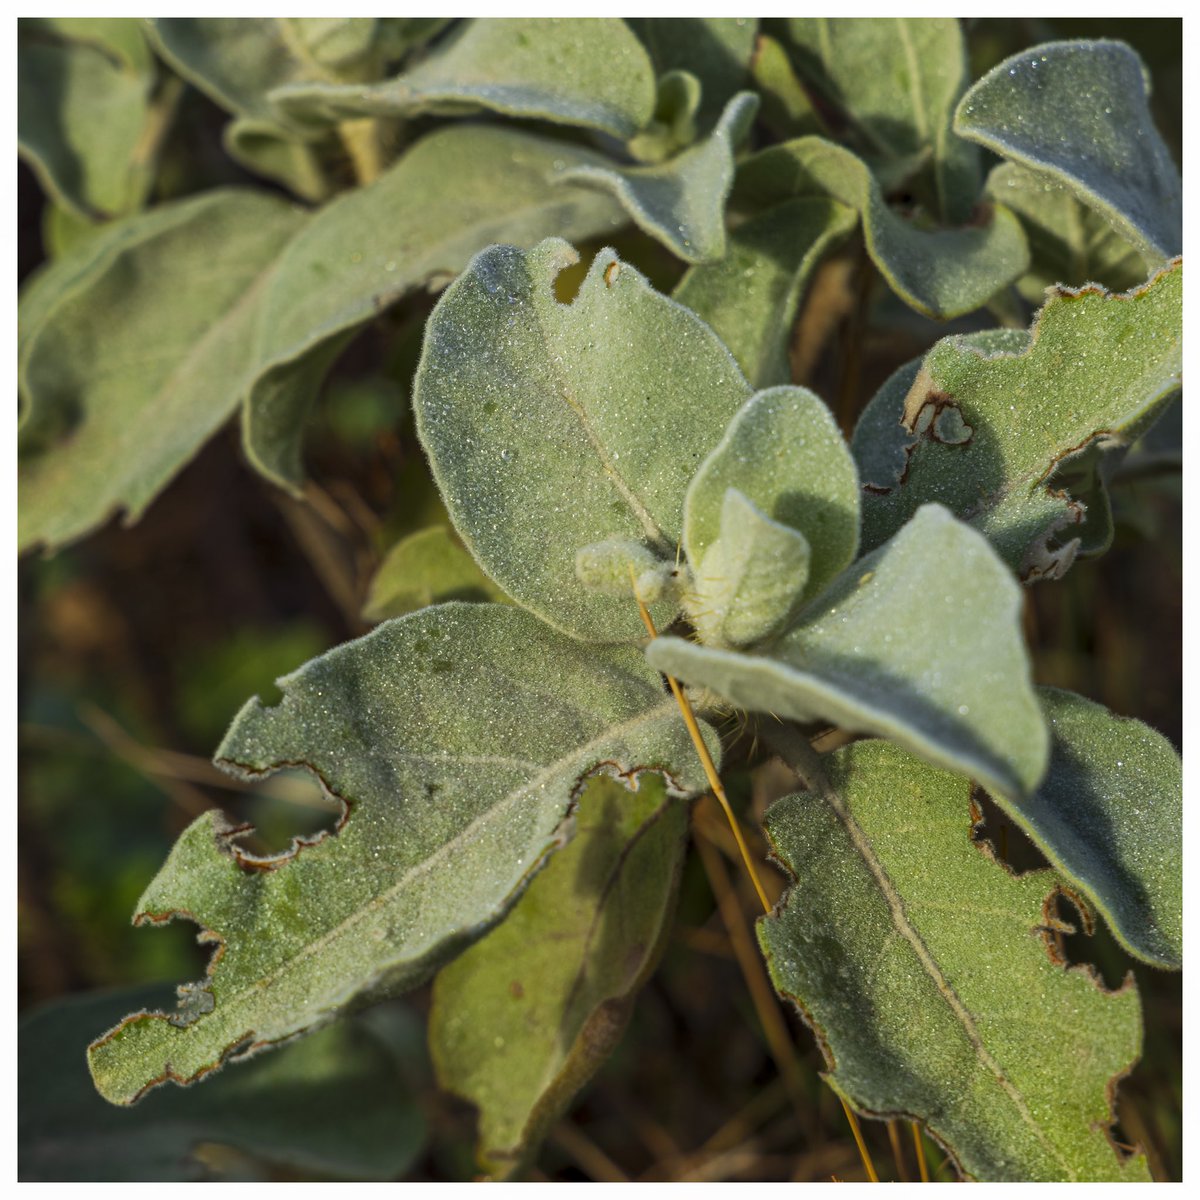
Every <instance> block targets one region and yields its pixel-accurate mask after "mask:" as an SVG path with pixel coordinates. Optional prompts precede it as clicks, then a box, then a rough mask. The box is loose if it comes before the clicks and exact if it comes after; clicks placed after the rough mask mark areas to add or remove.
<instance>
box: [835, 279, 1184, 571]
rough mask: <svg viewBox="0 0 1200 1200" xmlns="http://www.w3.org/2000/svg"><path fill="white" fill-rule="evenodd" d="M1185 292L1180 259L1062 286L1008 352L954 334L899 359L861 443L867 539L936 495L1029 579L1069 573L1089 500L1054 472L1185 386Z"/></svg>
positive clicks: (1119, 436)
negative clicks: (1101, 283)
mask: <svg viewBox="0 0 1200 1200" xmlns="http://www.w3.org/2000/svg"><path fill="white" fill-rule="evenodd" d="M1182 292H1183V268H1182V265H1180V264H1178V263H1176V264H1173V265H1172V266H1171V267H1169V268H1168V269H1166V270H1164V271H1162V272H1160V273H1159V274H1158V275H1157V276H1155V277H1154V278H1153V279H1151V280H1150V281H1149V282H1148V283H1147V284H1145V285H1144V286H1143V287H1141V288H1139V289H1137V290H1135V291H1133V292H1129V293H1125V294H1122V295H1110V294H1108V293H1106V292H1105V291H1104V290H1103V289H1102V288H1099V287H1088V288H1083V289H1081V290H1080V291H1067V290H1062V289H1060V290H1058V291H1056V292H1054V293H1052V294H1051V295H1050V297H1049V299H1048V300H1047V302H1046V306H1045V307H1044V308H1043V309H1042V310H1041V312H1040V313H1039V314H1038V317H1037V318H1036V320H1035V322H1034V325H1033V328H1032V331H1031V335H1030V336H1029V337H1028V338H1026V339H1024V342H1023V345H1022V344H1021V343H1020V339H1021V335H1019V334H1017V335H1015V338H1013V341H1014V342H1015V343H1016V348H1014V349H1012V350H1001V351H996V350H991V349H989V348H988V344H987V343H986V342H984V343H980V342H979V341H978V340H977V338H976V339H972V338H971V337H966V338H963V337H949V338H944V339H943V340H942V341H940V342H938V343H937V344H936V345H935V346H934V347H933V349H932V350H931V351H930V352H929V353H928V354H927V355H926V356H925V360H924V362H923V364H921V366H920V368H919V370H917V369H915V364H909V366H907V367H903V368H901V370H900V371H898V372H897V373H896V374H895V375H893V376H892V378H891V379H890V380H888V382H887V383H885V384H884V386H883V388H882V389H881V390H880V392H879V393H878V394H877V395H876V396H875V398H874V399H873V400H872V401H871V403H870V404H869V405H868V406H867V408H866V410H865V411H864V413H863V415H862V417H861V418H860V421H859V426H858V428H857V429H856V430H855V434H854V438H853V442H852V445H853V448H854V453H855V456H856V457H857V459H858V464H859V472H860V474H861V476H862V479H863V489H864V493H865V495H864V512H863V544H864V546H866V547H868V548H870V547H874V546H878V545H879V544H881V543H882V542H883V541H884V540H885V539H886V538H888V537H890V536H891V535H892V534H893V533H894V532H895V531H896V530H897V529H899V528H900V527H901V526H902V525H903V524H904V522H905V521H906V520H907V519H908V517H909V516H910V515H911V514H912V513H913V512H914V511H916V509H917V507H918V506H919V505H921V504H924V503H926V502H927V501H930V500H937V501H938V502H939V503H942V504H945V505H946V506H947V507H948V508H950V510H951V511H952V512H954V513H955V514H956V515H958V516H959V517H961V518H962V519H963V520H969V521H970V522H971V523H972V524H973V525H975V526H976V527H977V528H978V529H980V530H981V531H982V532H983V533H984V534H986V535H987V537H988V538H989V539H990V540H991V541H992V543H993V544H994V545H995V547H996V549H997V551H998V552H999V553H1000V556H1001V557H1002V558H1003V559H1004V560H1005V562H1007V563H1008V564H1009V565H1010V566H1011V567H1012V568H1013V569H1014V570H1016V571H1018V572H1019V573H1020V575H1021V577H1022V578H1023V579H1026V580H1031V579H1038V578H1045V577H1049V578H1057V577H1058V576H1060V575H1062V574H1063V573H1064V572H1065V571H1066V570H1067V568H1068V567H1069V566H1070V565H1071V562H1072V561H1073V560H1074V557H1075V554H1076V551H1077V550H1079V549H1080V546H1079V545H1077V543H1076V541H1075V540H1065V538H1064V532H1063V531H1067V532H1068V533H1070V532H1072V526H1073V525H1076V524H1078V523H1079V522H1081V521H1082V518H1083V516H1084V510H1083V505H1082V504H1081V503H1080V502H1079V501H1078V500H1076V499H1072V498H1071V497H1070V496H1068V495H1066V494H1065V493H1063V492H1061V491H1058V490H1056V488H1055V487H1053V486H1051V485H1052V484H1054V483H1056V482H1057V481H1056V480H1055V479H1054V473H1055V472H1056V471H1062V470H1063V469H1064V467H1069V466H1071V465H1072V464H1073V463H1074V462H1076V461H1077V460H1078V459H1079V458H1080V456H1082V455H1084V454H1085V453H1089V452H1091V451H1093V450H1109V449H1111V448H1114V447H1119V446H1124V445H1127V444H1128V443H1129V442H1131V441H1133V440H1134V439H1135V438H1136V437H1138V436H1139V435H1140V434H1141V433H1142V432H1144V431H1145V430H1146V428H1147V427H1148V426H1149V425H1150V424H1152V423H1153V421H1154V420H1155V418H1156V417H1157V415H1158V414H1159V413H1160V412H1161V411H1162V410H1163V408H1164V407H1165V405H1166V404H1167V403H1168V401H1169V400H1170V398H1171V397H1172V396H1173V395H1174V394H1175V393H1176V392H1177V391H1178V390H1179V381H1180V372H1181V370H1182V360H1181V354H1182V310H1181V304H1182ZM978 336H983V335H977V337H978ZM1008 336H1009V337H1012V335H1008ZM1053 539H1059V542H1058V543H1056V542H1055V541H1054V540H1053ZM1105 542H1106V539H1105V538H1103V537H1102V538H1100V539H1098V540H1094V544H1093V549H1094V548H1095V546H1099V547H1100V548H1103V546H1104V544H1105Z"/></svg>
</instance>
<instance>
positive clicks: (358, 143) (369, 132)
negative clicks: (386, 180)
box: [337, 117, 383, 185]
mask: <svg viewBox="0 0 1200 1200" xmlns="http://www.w3.org/2000/svg"><path fill="white" fill-rule="evenodd" d="M337 130H338V136H339V137H340V138H341V139H342V145H343V146H345V147H346V151H347V153H348V154H349V155H350V161H351V162H352V163H353V164H354V177H355V178H356V179H357V180H358V182H359V183H360V184H363V185H366V184H368V183H371V182H373V181H374V180H375V179H377V178H378V177H379V173H380V172H381V171H382V170H383V147H382V146H380V144H379V125H378V123H377V122H376V121H375V118H374V117H357V118H355V119H354V120H352V121H343V122H342V123H341V124H340V125H339V126H338V127H337Z"/></svg>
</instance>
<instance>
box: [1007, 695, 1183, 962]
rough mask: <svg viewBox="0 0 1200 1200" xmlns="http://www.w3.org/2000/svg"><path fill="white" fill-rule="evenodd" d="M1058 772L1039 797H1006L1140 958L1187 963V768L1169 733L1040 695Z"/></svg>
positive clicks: (1070, 699)
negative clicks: (1184, 828) (1185, 876)
mask: <svg viewBox="0 0 1200 1200" xmlns="http://www.w3.org/2000/svg"><path fill="white" fill-rule="evenodd" d="M1038 697H1039V699H1040V700H1041V704H1042V711H1043V712H1044V713H1045V714H1046V719H1047V720H1048V721H1049V723H1050V737H1051V749H1050V766H1049V768H1048V769H1047V771H1046V777H1045V779H1043V780H1042V785H1041V787H1039V788H1038V790H1037V792H1036V793H1035V794H1034V795H1033V796H1031V797H1029V798H1027V799H1025V800H1016V799H1015V798H1013V799H1010V798H1008V797H1005V796H997V797H996V798H997V800H998V801H999V803H1000V804H1001V805H1002V806H1003V808H1004V810H1005V812H1007V813H1008V815H1009V816H1010V817H1011V818H1012V819H1013V820H1014V821H1015V822H1016V823H1017V824H1018V825H1019V826H1020V827H1021V828H1022V829H1023V830H1024V831H1025V832H1026V833H1027V834H1028V835H1029V837H1030V838H1032V839H1033V841H1034V842H1035V843H1036V844H1037V846H1038V848H1039V849H1040V850H1042V852H1043V853H1044V854H1045V855H1046V857H1047V858H1048V859H1049V860H1050V861H1051V863H1053V864H1054V866H1055V867H1057V868H1058V869H1059V870H1060V871H1062V873H1063V874H1064V875H1065V876H1066V877H1067V878H1068V879H1069V880H1070V881H1071V885H1072V886H1073V887H1075V888H1077V889H1078V890H1080V891H1081V892H1083V894H1084V895H1085V896H1086V897H1087V899H1088V900H1090V901H1091V902H1092V903H1093V904H1094V905H1095V906H1096V908H1097V909H1099V911H1100V912H1101V913H1102V914H1103V915H1104V918H1105V920H1107V921H1108V923H1109V926H1110V927H1111V929H1112V931H1113V933H1114V934H1115V935H1116V937H1117V940H1118V941H1119V942H1120V943H1121V945H1123V946H1124V947H1125V949H1126V950H1128V951H1129V952H1130V953H1131V954H1134V955H1136V956H1137V957H1138V958H1140V959H1142V960H1144V961H1145V962H1149V963H1153V964H1154V965H1155V966H1159V967H1179V966H1181V965H1182V962H1183V828H1182V825H1183V766H1182V763H1181V762H1180V760H1179V755H1178V754H1176V752H1175V749H1174V747H1173V746H1172V745H1171V743H1170V742H1168V741H1167V739H1166V738H1165V737H1163V736H1162V734H1161V733H1157V732H1156V731H1155V730H1153V729H1151V728H1150V727H1149V726H1148V725H1143V724H1142V723H1141V722H1140V721H1134V720H1130V719H1128V718H1125V717H1118V716H1114V715H1113V714H1112V713H1110V712H1109V711H1108V710H1107V709H1106V708H1104V707H1103V706H1102V705H1100V704H1094V703H1093V702H1092V701H1090V700H1085V699H1084V698H1083V697H1082V696H1077V695H1075V694H1074V693H1073V692H1064V691H1059V690H1058V689H1057V688H1039V689H1038Z"/></svg>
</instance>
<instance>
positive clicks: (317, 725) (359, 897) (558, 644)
mask: <svg viewBox="0 0 1200 1200" xmlns="http://www.w3.org/2000/svg"><path fill="white" fill-rule="evenodd" d="M280 687H281V688H282V690H283V700H282V702H281V703H280V704H279V705H277V706H276V707H274V708H266V707H264V706H263V705H262V703H261V702H260V701H258V700H257V699H254V700H251V701H250V702H249V703H248V704H247V705H246V706H245V707H244V708H243V709H242V711H241V712H240V713H239V714H238V716H237V717H236V718H235V720H234V723H233V726H232V727H231V729H230V731H229V733H228V734H227V735H226V737H225V740H224V742H223V743H222V744H221V747H220V749H219V750H218V752H217V761H218V763H220V764H221V765H223V766H225V767H227V768H228V769H230V770H232V771H234V772H236V773H238V774H240V775H242V776H244V777H247V778H252V777H256V776H260V775H263V774H269V773H270V772H272V771H274V770H276V769H278V768H280V767H283V766H298V765H299V766H304V767H306V768H307V769H309V770H310V771H312V772H313V774H314V775H316V776H317V778H318V779H320V780H321V783H322V785H323V787H324V788H325V789H326V790H327V791H328V792H329V793H330V794H331V795H332V796H334V797H337V798H338V799H340V800H341V802H342V804H343V813H342V816H341V819H340V821H339V823H338V826H337V828H336V829H335V830H334V832H333V833H332V834H328V835H318V836H317V837H316V838H315V839H310V840H308V842H307V843H305V842H296V841H294V842H293V845H292V848H291V850H290V851H288V852H286V853H284V854H281V855H276V856H274V857H271V858H267V859H261V858H256V857H254V856H252V855H249V854H248V853H247V852H246V851H244V850H242V849H241V848H239V846H238V845H237V838H238V835H239V833H241V832H243V831H244V827H243V828H238V827H235V826H230V825H229V824H228V823H227V822H226V821H225V820H224V818H222V817H221V815H220V814H219V813H214V812H210V813H208V814H206V815H205V816H203V817H200V818H199V819H198V820H197V821H195V822H193V824H192V825H191V826H189V827H188V829H187V830H185V831H184V833H183V834H182V835H181V836H180V838H179V840H178V842H177V843H176V845H175V847H174V849H173V850H172V851H171V855H170V857H169V858H168V860H167V863H166V865H165V866H164V867H163V869H162V870H161V871H160V872H159V875H158V876H157V878H156V879H155V880H154V881H153V882H152V883H151V884H150V886H149V887H148V888H147V890H146V893H145V894H144V895H143V897H142V899H141V901H140V903H139V905H138V915H137V917H136V918H135V920H136V921H137V922H138V923H147V922H149V923H155V922H157V923H161V922H163V921H167V920H170V919H172V918H174V917H185V918H187V919H190V920H194V921H195V922H196V923H197V924H198V925H200V926H201V930H202V932H201V939H202V940H203V941H206V942H213V943H218V944H219V945H220V947H221V949H220V952H219V953H218V954H216V955H214V957H213V960H212V962H211V963H210V966H209V975H208V978H206V979H205V980H203V981H202V982H200V983H198V984H194V985H190V986H189V987H187V988H185V989H181V996H182V1003H181V1006H180V1009H179V1010H178V1011H177V1012H176V1013H174V1014H171V1015H167V1014H163V1013H143V1014H137V1015H134V1016H133V1017H130V1018H127V1019H126V1020H125V1021H124V1022H123V1023H122V1024H121V1025H119V1026H117V1027H116V1028H115V1029H113V1030H111V1031H110V1032H109V1033H107V1034H105V1035H104V1036H103V1037H102V1038H100V1039H99V1040H98V1041H97V1042H95V1043H93V1045H92V1047H91V1049H90V1051H89V1054H90V1062H91V1067H92V1075H93V1078H94V1079H95V1080H96V1085H97V1087H98V1088H99V1090H100V1092H101V1094H102V1095H104V1096H105V1098H106V1099H109V1100H111V1101H113V1102H114V1103H118V1104H129V1103H132V1102H133V1101H134V1100H136V1099H137V1098H138V1097H139V1096H140V1095H141V1094H142V1093H143V1092H145V1091H146V1090H147V1089H148V1088H151V1087H153V1086H155V1085H156V1084H158V1083H162V1082H165V1081H166V1080H168V1079H171V1080H175V1081H177V1082H190V1081H192V1080H195V1079H198V1078H199V1077H200V1076H202V1075H204V1074H205V1073H207V1072H208V1071H210V1070H212V1069H213V1068H214V1067H216V1066H219V1065H220V1064H221V1063H222V1062H224V1061H225V1060H226V1059H228V1058H229V1057H230V1056H231V1055H235V1054H242V1053H246V1052H253V1051H254V1050H258V1049H261V1048H265V1047H267V1046H270V1045H272V1044H274V1043H276V1042H279V1041H282V1040H283V1039H285V1038H289V1037H292V1036H294V1035H296V1034H298V1033H302V1032H305V1031H307V1030H311V1029H314V1028H317V1027H319V1026H320V1025H322V1024H324V1023H326V1022H327V1021H329V1020H331V1019H332V1018H333V1017H334V1016H335V1015H337V1013H338V1012H339V1011H342V1010H344V1009H346V1008H347V1007H348V1006H359V1005H361V1004H363V1003H365V1002H368V1001H369V1000H372V999H379V998H380V997H381V996H384V995H387V994H394V993H395V992H398V991H400V990H403V989H405V988H409V987H414V986H416V985H417V984H419V983H421V982H423V981H424V980H425V979H427V978H428V977H429V976H430V975H431V974H432V973H433V971H435V970H436V969H437V968H438V967H439V966H441V965H442V964H443V963H444V962H445V961H446V960H447V959H448V958H451V957H453V956H454V955H455V954H456V953H459V952H461V951H462V950H463V949H464V948H465V947H466V946H467V945H468V944H469V943H471V942H472V941H474V940H476V939H477V938H479V937H480V936H482V935H483V934H484V933H485V932H486V931H487V930H488V929H489V928H490V927H491V926H492V925H494V924H495V923H496V922H497V921H499V920H500V919H501V918H502V917H503V916H504V914H505V913H506V912H507V911H508V909H509V908H511V907H512V905H513V904H514V903H515V902H516V900H517V897H518V896H519V895H520V894H521V892H522V891H523V890H524V888H525V886H526V885H527V884H528V882H529V880H530V879H531V878H532V877H533V875H534V874H536V872H537V871H538V870H539V869H540V868H541V867H542V865H544V862H545V859H546V857H547V856H548V855H549V854H550V853H551V851H553V850H554V849H555V848H556V847H558V846H560V845H562V844H564V843H565V842H566V841H567V840H568V838H569V836H570V832H571V830H570V826H569V824H565V823H564V822H565V819H566V818H567V816H568V813H569V811H570V809H571V807H572V803H573V801H574V799H575V798H576V795H577V791H578V787H579V784H580V782H581V781H582V780H584V779H586V778H587V777H588V776H589V775H590V774H592V773H596V772H605V773H610V774H614V775H616V774H617V773H618V772H620V773H625V772H630V771H633V770H638V769H656V770H657V769H662V770H664V771H667V772H669V773H670V774H671V776H672V777H673V779H674V780H675V781H677V787H678V789H679V790H680V791H684V792H687V791H691V790H693V789H696V788H698V787H702V786H703V776H702V775H701V774H700V772H699V770H698V767H697V766H695V765H693V764H695V762H696V756H695V752H694V750H693V748H692V746H691V743H690V741H689V740H688V737H687V734H686V733H685V732H684V729H683V725H682V723H681V722H680V721H679V718H678V712H677V710H676V709H675V708H674V702H673V701H672V700H671V699H670V698H669V697H667V696H664V694H663V691H662V687H661V684H660V682H659V680H658V677H657V676H656V675H655V674H654V673H653V671H651V670H650V669H649V668H648V667H647V666H646V664H645V662H644V660H643V659H642V658H641V656H640V655H639V654H638V653H637V651H636V650H634V649H633V648H632V647H630V648H612V649H608V650H600V649H599V648H597V647H595V646H588V647H584V646H581V645H579V644H578V643H576V642H572V641H571V640H570V639H568V638H564V637H562V636H561V635H558V634H555V633H554V632H553V631H551V630H549V629H547V628H546V627H545V626H544V625H543V624H542V623H541V622H539V621H538V620H537V619H536V618H535V617H533V616H531V615H529V614H528V613H524V612H521V611H520V610H519V609H516V608H511V607H509V606H507V605H489V604H445V605H440V606H438V607H436V608H431V609H423V610H421V611H420V612H417V613H413V614H412V615H410V616H408V617H401V618H399V619H397V620H395V621H389V622H388V623H387V624H385V625H381V626H380V627H379V628H378V629H376V630H375V631H374V632H372V633H370V634H368V635H367V636H366V637H363V638H360V639H358V640H357V641H353V642H348V643H346V644H345V645H344V646H340V647H338V648H337V649H335V650H331V651H330V652H329V653H328V654H325V655H322V656H321V657H320V658H317V659H314V660H313V661H312V662H310V663H308V664H307V665H306V666H304V667H302V668H301V669H300V670H299V671H297V672H295V673H294V674H292V675H289V676H286V677H285V678H284V679H282V680H280ZM673 790H675V789H674V788H673Z"/></svg>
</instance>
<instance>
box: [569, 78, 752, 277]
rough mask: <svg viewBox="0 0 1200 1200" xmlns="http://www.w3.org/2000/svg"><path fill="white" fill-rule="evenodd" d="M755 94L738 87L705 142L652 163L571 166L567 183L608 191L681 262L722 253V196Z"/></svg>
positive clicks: (730, 178) (730, 181) (747, 125)
mask: <svg viewBox="0 0 1200 1200" xmlns="http://www.w3.org/2000/svg"><path fill="white" fill-rule="evenodd" d="M757 109H758V97H757V96H756V95H755V94H754V93H753V92H739V93H738V95H736V96H735V97H734V98H733V99H732V100H730V101H729V103H728V104H727V105H726V106H725V111H724V112H723V113H722V114H721V119H720V120H719V121H718V122H717V124H716V126H715V127H714V128H713V131H712V132H711V133H710V134H709V135H708V137H706V138H705V139H704V140H703V141H701V142H698V143H697V144H696V145H694V146H690V147H688V149H686V150H684V151H683V152H682V153H680V154H677V155H676V156H675V157H674V158H672V159H670V160H669V161H667V162H665V163H662V164H660V165H658V166H653V167H619V166H617V165H616V164H610V165H599V164H596V165H591V166H581V167H573V168H571V169H570V170H568V171H565V172H564V173H563V175H562V180H563V182H565V183H580V184H585V185H587V186H589V187H595V188H599V189H600V190H601V191H604V192H608V193H610V194H611V195H613V196H614V197H616V199H617V200H618V201H619V202H620V203H621V205H622V207H624V209H625V210H626V212H628V213H629V216H630V218H631V219H632V220H633V222H634V224H636V225H637V226H638V228H639V229H642V230H644V231H645V232H646V233H648V234H649V235H650V236H651V237H653V238H657V239H658V240H659V241H660V242H662V244H663V245H664V246H666V247H667V249H669V250H670V251H671V252H672V253H673V254H675V255H677V256H678V257H679V258H682V259H683V260H684V261H685V262H693V263H694V262H706V261H708V260H710V259H716V258H721V257H722V255H724V253H725V200H726V198H727V197H728V195H729V189H730V187H731V186H732V184H733V152H734V150H735V149H736V147H737V144H738V143H739V142H740V141H741V140H742V138H744V137H745V136H746V133H747V132H748V130H749V128H750V125H751V122H752V121H753V120H754V114H755V112H756V111H757Z"/></svg>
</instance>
